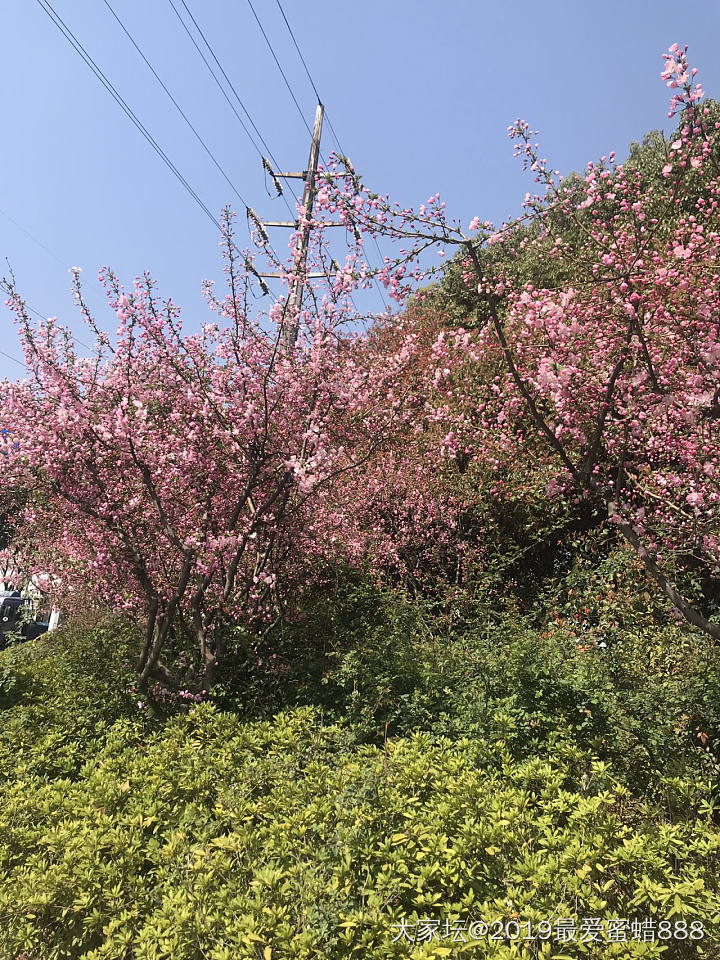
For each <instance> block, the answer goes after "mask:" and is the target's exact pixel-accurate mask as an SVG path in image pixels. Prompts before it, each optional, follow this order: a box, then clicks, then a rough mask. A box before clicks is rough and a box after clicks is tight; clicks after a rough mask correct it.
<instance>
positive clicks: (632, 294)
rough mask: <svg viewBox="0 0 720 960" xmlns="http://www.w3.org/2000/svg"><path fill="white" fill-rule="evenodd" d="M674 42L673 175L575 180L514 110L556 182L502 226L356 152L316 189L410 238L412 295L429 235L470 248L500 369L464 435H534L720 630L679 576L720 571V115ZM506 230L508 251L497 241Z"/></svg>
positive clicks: (509, 441)
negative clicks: (521, 272) (534, 265)
mask: <svg viewBox="0 0 720 960" xmlns="http://www.w3.org/2000/svg"><path fill="white" fill-rule="evenodd" d="M664 60H665V63H664V69H663V73H662V78H663V79H664V80H665V81H666V82H667V84H668V86H669V87H670V88H671V89H672V90H673V91H674V92H673V95H672V100H671V105H670V116H671V117H674V116H675V115H676V114H678V113H680V124H679V127H678V130H677V134H676V136H675V137H674V138H673V140H672V141H671V142H670V143H669V144H668V145H667V151H666V154H667V155H666V162H665V163H664V165H663V167H662V182H660V183H658V182H651V181H648V180H647V178H644V177H643V176H642V174H641V172H640V171H638V170H637V169H634V168H633V167H632V166H628V167H624V166H623V165H622V164H618V163H616V161H615V156H614V155H613V154H610V155H609V157H603V158H602V159H601V160H600V161H599V162H598V163H590V164H588V169H587V172H586V173H585V175H584V176H583V177H581V178H574V179H573V180H571V181H570V182H568V183H566V182H564V181H563V180H562V179H561V178H560V177H559V174H558V172H557V171H552V170H550V169H549V168H548V167H547V163H546V161H545V160H544V159H543V158H541V156H540V155H539V152H538V145H537V143H534V142H533V137H534V134H533V132H532V131H531V130H530V129H529V127H528V126H527V124H525V123H522V122H521V121H517V122H516V123H515V124H514V125H513V126H512V127H510V128H509V133H510V136H511V137H512V138H513V139H514V140H515V142H516V154H517V155H519V156H520V157H521V158H522V159H523V161H524V163H525V165H526V166H527V167H528V168H529V169H530V170H531V171H532V173H533V174H534V176H535V181H536V183H539V184H540V185H541V192H539V193H535V194H528V195H527V196H526V198H525V202H524V207H525V212H524V213H523V215H522V216H521V217H520V218H519V219H518V220H515V221H511V222H508V223H505V224H503V225H502V226H501V227H500V228H497V229H496V228H495V227H493V226H492V225H491V224H487V223H485V224H481V223H480V221H479V218H475V219H474V220H473V221H472V222H471V223H470V228H469V230H468V231H467V233H466V232H465V231H463V229H462V228H461V226H460V224H459V223H457V222H454V221H450V220H448V219H447V217H446V214H445V208H444V204H442V203H441V202H440V199H439V197H438V196H434V197H431V198H430V199H429V201H428V203H427V204H425V205H423V206H421V207H420V208H419V209H418V210H417V211H414V210H411V209H403V208H401V207H400V206H399V205H398V204H396V203H392V202H391V201H390V199H389V198H388V197H383V196H381V195H379V194H376V193H374V192H372V191H370V190H369V189H368V188H367V187H366V186H365V185H364V184H363V183H362V182H361V180H360V178H359V177H358V176H357V174H356V173H355V171H354V170H353V169H352V167H351V165H350V164H349V162H348V161H347V160H345V159H342V158H341V159H339V160H338V161H337V163H336V164H335V166H334V168H333V169H332V170H331V171H329V172H328V173H327V175H326V179H325V183H324V186H323V189H321V190H320V193H319V203H320V206H321V207H324V209H325V210H326V211H328V212H331V213H333V214H334V213H336V212H337V213H339V214H340V216H341V217H342V218H343V219H344V220H345V222H346V223H347V224H348V225H349V226H352V227H353V228H354V229H356V230H359V232H360V233H361V234H363V235H365V234H372V233H379V234H382V235H383V236H384V237H385V238H386V239H393V240H396V241H398V242H401V243H403V245H404V246H403V248H402V249H401V250H400V253H399V254H398V255H397V256H396V257H394V258H392V259H391V258H386V262H385V264H384V265H383V267H382V268H381V269H380V270H379V271H377V276H378V277H379V278H380V279H381V280H382V282H383V283H385V285H386V286H387V287H388V289H389V290H390V294H391V296H393V297H395V298H396V299H397V300H398V301H401V302H402V301H403V299H404V298H406V297H407V296H408V295H409V294H410V292H411V291H412V289H413V282H415V283H417V282H419V281H420V280H422V279H426V278H427V277H428V276H431V275H432V274H433V273H435V272H436V271H437V269H438V268H437V267H428V265H427V260H425V261H423V259H422V258H423V256H426V253H427V251H428V250H432V249H434V250H435V251H436V252H439V253H440V254H441V255H444V254H445V249H446V248H453V247H455V248H459V252H458V254H457V257H456V259H457V260H458V262H459V263H460V265H461V268H462V275H463V281H464V283H465V284H466V286H467V288H468V289H469V290H471V291H476V294H475V295H476V297H477V303H478V310H477V314H478V316H480V317H482V318H484V322H483V323H481V329H480V330H479V332H478V334H477V337H476V338H475V339H474V342H473V344H472V350H473V351H475V354H476V355H479V356H480V357H481V358H482V364H483V369H486V368H488V367H492V366H493V363H492V358H495V361H496V366H497V365H498V364H499V365H500V367H501V370H500V372H499V373H498V374H497V375H495V376H494V377H493V378H492V379H491V380H489V381H487V382H485V383H479V382H478V383H476V384H475V389H474V391H473V404H474V405H475V407H474V411H469V413H470V416H469V418H468V416H467V412H468V411H467V405H465V410H466V413H465V414H463V426H464V428H467V427H468V425H470V426H473V425H474V430H471V431H470V432H469V433H468V430H467V429H457V430H455V431H453V432H451V433H449V434H448V440H449V445H450V447H451V448H454V450H455V452H461V451H462V450H465V449H468V447H469V446H472V447H473V449H474V456H475V457H476V458H481V459H485V460H487V461H490V462H494V463H495V464H496V466H498V467H501V466H502V465H503V464H507V463H508V462H509V458H511V459H514V460H515V462H517V458H518V456H521V455H522V454H523V453H525V454H527V453H531V455H533V456H535V457H537V458H539V460H540V461H541V462H544V465H545V469H549V470H550V472H551V475H550V477H549V482H548V488H547V495H548V497H557V496H566V497H569V498H571V499H575V500H576V501H577V502H578V503H580V502H583V501H584V502H590V503H591V504H592V505H593V506H594V507H595V508H596V509H597V510H598V511H599V512H600V513H602V514H604V515H605V516H606V517H607V520H608V521H609V522H610V523H611V524H613V525H614V527H615V529H616V530H617V531H618V532H619V533H620V534H621V535H622V536H623V537H624V538H625V540H626V541H627V543H628V544H629V545H630V546H631V547H632V549H633V550H634V551H635V552H636V554H637V556H638V557H639V558H640V559H641V560H642V562H643V564H644V566H645V568H646V570H647V573H648V574H649V576H650V577H651V578H653V579H654V580H655V581H656V583H657V584H658V586H659V587H660V588H661V589H662V590H663V591H664V593H665V594H666V596H667V597H668V598H669V600H670V601H671V603H672V604H673V606H674V607H675V608H676V609H677V610H678V611H679V612H680V613H681V614H682V616H684V617H685V618H686V619H687V620H688V621H689V622H690V623H692V624H693V625H695V626H696V627H698V628H700V629H701V630H703V631H705V632H706V633H708V634H709V635H711V636H712V637H714V638H715V639H720V625H718V624H717V623H716V622H714V621H712V620H711V619H709V618H708V617H707V616H705V615H704V614H703V613H702V612H701V610H700V609H698V608H697V606H694V605H693V604H692V603H690V602H689V601H688V599H687V598H686V596H684V595H683V593H682V591H681V590H680V589H679V588H678V586H677V579H678V577H680V578H682V577H683V575H684V574H685V573H687V572H688V571H695V572H698V571H699V572H700V574H701V575H702V577H703V578H705V580H706V581H707V582H709V583H711V584H715V585H716V586H717V584H718V579H720V541H719V540H718V537H719V535H720V488H719V486H718V453H717V439H718V438H717V429H718V427H717V421H718V420H719V419H720V342H719V337H720V313H719V312H718V302H720V301H719V293H720V290H719V289H718V287H719V285H720V265H719V263H718V252H719V250H720V233H719V232H718V231H719V227H720V224H719V223H718V202H719V201H720V179H719V174H720V166H719V164H718V160H719V156H720V151H719V150H718V144H719V138H718V129H720V123H718V122H717V121H714V119H713V111H712V109H711V108H710V107H709V106H705V107H703V106H702V105H701V99H702V95H703V91H702V88H701V86H700V85H699V84H697V83H695V81H694V78H695V74H696V72H697V71H696V70H694V69H693V70H691V69H690V68H689V66H688V62H687V49H686V48H685V49H683V48H681V47H679V45H678V44H673V45H672V46H671V47H670V49H669V51H668V53H667V54H665V55H664ZM568 225H571V226H572V229H571V230H568V229H567V226H568ZM529 226H530V227H531V228H532V229H528V227H529ZM438 248H439V249H438ZM493 248H495V249H500V248H501V249H502V251H503V256H502V257H495V258H493V256H492V255H489V251H491V250H492V249H493ZM528 249H531V250H532V251H533V256H534V257H535V258H536V260H538V261H545V262H547V263H552V262H553V261H556V262H559V261H562V262H564V263H565V264H566V265H567V266H568V269H566V270H565V271H564V272H563V271H561V273H563V274H564V276H566V277H569V278H570V279H568V280H566V282H565V283H564V284H562V285H560V286H559V287H557V286H556V287H553V288H547V287H536V286H534V285H533V284H532V283H527V282H523V281H522V279H521V278H519V277H518V274H517V272H515V271H514V270H513V269H512V266H513V262H514V261H517V260H520V259H521V258H522V257H523V256H526V254H527V251H528ZM353 270H354V271H355V273H356V275H358V276H360V277H362V278H363V279H364V280H366V281H367V278H368V277H369V276H370V275H371V274H372V271H371V269H370V267H369V265H368V263H367V261H366V260H363V259H362V257H361V256H358V259H357V262H356V263H355V264H354V265H353ZM468 355H470V354H468ZM445 369H446V371H447V375H451V374H452V371H451V369H450V368H447V367H446V368H445ZM442 375H443V374H441V376H442ZM473 414H474V415H473Z"/></svg>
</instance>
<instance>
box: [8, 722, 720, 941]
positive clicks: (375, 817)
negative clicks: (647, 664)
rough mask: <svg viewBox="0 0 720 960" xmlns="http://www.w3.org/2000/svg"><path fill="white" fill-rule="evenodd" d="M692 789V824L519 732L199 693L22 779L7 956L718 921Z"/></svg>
mask: <svg viewBox="0 0 720 960" xmlns="http://www.w3.org/2000/svg"><path fill="white" fill-rule="evenodd" d="M42 749H44V747H42ZM684 789H685V790H686V793H687V797H686V802H687V804H689V806H690V808H691V810H692V812H693V814H694V817H695V819H694V820H692V819H691V820H687V819H683V818H677V819H676V820H675V822H672V820H671V818H668V819H667V820H666V822H664V823H661V824H654V823H652V822H650V821H649V819H648V816H649V810H648V808H647V807H646V806H645V805H644V804H642V803H641V802H638V801H635V800H632V799H631V798H630V797H629V795H628V792H627V790H626V789H625V788H623V787H622V786H621V785H619V784H618V783H617V782H616V781H615V779H614V777H613V774H612V770H611V769H610V768H608V767H607V766H606V765H605V764H603V763H598V762H594V761H592V760H591V759H590V758H589V757H588V756H585V755H583V754H582V753H581V752H580V751H577V750H560V751H558V756H557V757H556V758H555V759H554V760H541V759H534V760H528V761H525V762H521V763H516V762H514V761H512V760H511V759H510V758H509V754H508V752H507V749H506V744H505V742H504V740H503V738H502V737H500V738H498V740H497V742H496V743H494V744H492V745H489V744H486V743H482V742H478V741H475V740H469V739H462V740H459V741H457V742H455V743H453V742H451V741H449V740H447V739H442V738H441V739H438V740H435V741H433V740H432V739H431V738H430V737H429V736H427V735H423V734H418V735H415V736H413V737H410V738H406V739H398V740H390V741H388V743H387V744H386V745H385V747H384V749H383V748H380V747H373V746H353V745H352V744H350V743H348V741H347V736H346V732H345V731H344V730H343V729H342V728H339V727H328V726H322V725H321V724H320V722H319V721H318V717H317V714H316V712H315V711H313V710H312V709H304V710H299V711H295V712H292V713H288V714H281V715H279V716H278V717H277V718H276V719H275V720H274V721H272V722H269V723H265V722H256V723H243V722H241V721H239V720H238V719H237V718H236V717H234V716H232V715H230V714H227V713H218V712H217V711H216V710H215V709H214V708H212V707H211V706H208V705H203V706H201V707H197V708H194V709H193V711H192V712H191V714H190V715H186V716H182V717H176V718H175V719H173V720H172V721H170V722H169V723H168V724H167V726H166V727H165V728H164V730H162V731H160V732H156V733H153V734H152V735H148V734H147V732H143V731H142V730H141V728H140V727H139V726H138V725H137V724H134V723H132V722H129V721H123V720H119V721H117V722H116V723H115V724H114V725H113V726H112V727H111V728H110V729H109V730H108V731H107V736H106V738H105V741H104V743H102V744H101V745H100V746H99V748H98V749H97V751H96V752H94V753H93V754H91V755H89V756H88V758H87V761H86V762H85V763H84V765H83V766H82V769H81V770H80V771H79V773H78V775H77V777H75V778H72V779H69V778H67V777H58V778H54V779H53V778H47V777H43V776H39V775H38V774H37V773H22V775H20V774H19V775H18V777H17V779H15V780H14V781H13V782H11V783H9V784H8V785H7V789H6V792H5V797H4V802H3V806H2V810H1V811H0V862H1V867H0V869H1V870H2V873H1V875H0V876H1V878H2V880H1V883H0V914H1V915H2V916H3V918H4V923H3V925H2V927H1V928H0V929H1V930H2V932H0V950H1V951H2V953H0V955H2V956H3V957H7V958H10V957H18V956H25V957H37V958H43V960H45V958H61V957H63V958H76V957H85V958H88V960H90V958H93V960H100V958H107V960H118V958H121V957H133V958H136V960H150V958H158V960H160V958H165V957H167V958H168V960H169V958H172V960H185V958H188V960H189V958H193V960H195V958H198V960H200V958H210V960H226V958H227V960H230V958H232V960H236V958H237V960H241V958H264V957H271V958H282V957H298V958H301V957H302V958H317V957H332V958H335V957H337V958H340V957H350V956H362V957H367V958H377V960H381V958H382V960H384V958H389V957H409V956H413V957H431V956H433V957H441V956H449V955H450V953H449V952H448V950H450V951H451V952H452V953H454V952H455V949H456V947H458V946H459V944H456V945H452V947H451V945H450V943H449V942H448V941H445V942H443V941H441V940H437V939H436V940H434V942H432V943H428V944H425V945H422V946H421V945H415V946H413V945H412V944H411V943H409V942H407V939H406V938H401V939H400V940H398V941H397V942H396V943H394V944H393V943H392V940H393V939H394V938H395V937H397V936H398V932H399V927H397V926H395V927H394V926H393V924H399V923H400V922H401V920H402V919H403V918H405V919H406V920H407V922H408V929H409V930H415V931H417V927H413V926H412V924H413V923H416V922H417V921H419V920H423V919H438V920H441V921H445V920H446V919H448V920H450V921H457V920H471V919H472V920H480V919H483V920H485V921H488V922H490V921H494V920H503V921H508V920H511V919H513V918H516V917H518V916H519V918H520V919H521V920H522V921H530V922H531V923H533V925H534V924H536V923H537V922H539V921H540V920H542V919H545V918H551V919H553V920H555V919H556V918H558V917H568V918H569V917H574V918H576V919H578V921H579V920H580V919H582V918H584V917H601V918H606V919H611V918H616V917H622V918H628V919H630V918H633V917H638V918H647V917H649V916H651V915H652V916H655V917H656V918H664V917H667V918H669V919H671V920H673V918H683V917H684V918H687V919H688V920H690V919H696V920H701V921H703V922H704V924H705V927H706V928H707V929H709V928H713V929H714V928H715V925H716V922H717V899H716V898H717V893H718V880H717V872H718V868H720V832H718V830H717V828H715V827H713V825H712V822H711V816H710V812H711V808H710V805H709V803H708V798H707V796H706V795H705V794H704V793H703V791H702V790H701V789H700V788H697V787H693V786H691V785H689V784H686V785H685V787H684ZM628 936H629V933H628ZM700 943H701V944H702V942H700ZM704 943H705V946H707V943H708V940H707V938H706V939H705V941H704ZM483 944H484V946H483V948H481V949H480V951H479V953H478V955H484V956H498V957H500V956H505V957H509V956H518V957H519V956H522V955H525V956H534V955H537V953H536V952H534V950H533V949H532V948H526V951H525V953H524V954H523V953H522V952H521V950H520V948H519V947H515V948H511V947H510V946H509V945H508V943H507V942H506V943H505V944H501V943H498V944H490V943H488V941H487V940H486V939H485V940H484V941H483ZM659 946H660V944H659V943H656V944H655V945H654V946H653V945H651V944H643V943H635V944H623V945H621V946H619V947H617V948H612V947H610V946H607V947H606V948H604V949H607V951H608V953H607V955H608V956H612V955H617V956H625V957H630V956H638V957H640V956H645V957H649V956H660V950H659ZM557 949H559V948H558V947H557V946H556V945H555V946H554V950H555V951H557ZM673 950H674V951H675V952H674V954H673V956H677V957H684V956H696V955H698V954H697V953H696V950H697V944H695V943H690V942H689V941H686V942H680V941H677V942H674V945H673ZM562 952H563V954H564V955H565V956H570V957H581V956H587V955H588V953H587V948H586V947H582V948H581V946H580V945H579V944H577V943H575V944H574V943H568V944H563V947H562ZM542 955H546V956H549V955H550V954H549V953H543V954H542ZM553 955H554V956H557V955H558V954H557V952H554V953H553ZM705 955H708V954H705Z"/></svg>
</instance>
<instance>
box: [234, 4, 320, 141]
mask: <svg viewBox="0 0 720 960" xmlns="http://www.w3.org/2000/svg"><path fill="white" fill-rule="evenodd" d="M247 2H248V6H249V7H250V9H251V10H252V12H253V16H254V17H255V19H256V20H257V25H258V26H259V27H260V32H261V33H262V35H263V37H264V38H265V43H266V44H267V45H268V49H269V50H270V53H271V54H272V57H273V60H274V61H275V63H276V65H277V68H278V70H279V71H280V73H281V75H282V78H283V80H284V81H285V86H286V87H287V88H288V90H289V91H290V96H291V97H292V99H293V103H294V104H295V106H296V107H297V111H298V113H299V114H300V117H301V119H302V122H303V123H304V124H305V129H306V130H307V132H308V133H309V134H310V136H311V137H312V135H313V132H312V130H311V129H310V126H309V124H308V122H307V119H306V118H305V114H304V113H303V110H302V107H301V106H300V104H299V103H298V99H297V97H296V96H295V92H294V90H293V88H292V86H291V85H290V81H289V80H288V78H287V75H286V73H285V71H284V70H283V68H282V64H281V63H280V61H279V60H278V58H277V54H276V53H275V50H274V48H273V45H272V44H271V43H270V39H269V37H268V35H267V34H266V33H265V28H264V27H263V25H262V22H261V20H260V17H259V16H258V15H257V13H256V11H255V7H254V6H253V5H252V0H247Z"/></svg>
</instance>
